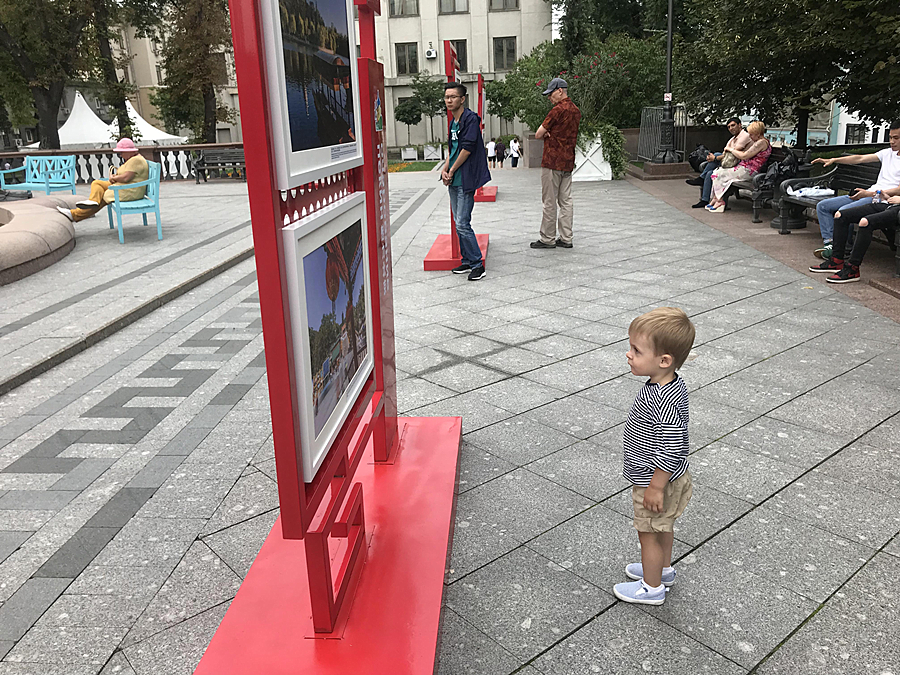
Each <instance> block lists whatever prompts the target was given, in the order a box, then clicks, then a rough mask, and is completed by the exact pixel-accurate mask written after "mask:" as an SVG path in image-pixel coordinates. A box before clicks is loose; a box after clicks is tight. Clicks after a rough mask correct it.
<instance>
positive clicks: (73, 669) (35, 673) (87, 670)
mask: <svg viewBox="0 0 900 675" xmlns="http://www.w3.org/2000/svg"><path fill="white" fill-rule="evenodd" d="M99 672H100V666H96V665H94V666H92V665H86V664H77V665H76V664H74V663H68V664H66V665H64V666H60V665H56V664H54V663H46V662H41V663H11V662H10V661H3V662H2V663H0V675H97V673H99Z"/></svg>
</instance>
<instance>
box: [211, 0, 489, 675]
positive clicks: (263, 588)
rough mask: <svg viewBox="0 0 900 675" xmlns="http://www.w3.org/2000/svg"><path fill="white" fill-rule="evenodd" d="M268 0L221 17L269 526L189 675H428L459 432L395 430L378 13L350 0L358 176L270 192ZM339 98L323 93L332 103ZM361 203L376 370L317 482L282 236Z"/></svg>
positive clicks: (274, 185) (398, 425)
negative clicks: (264, 428)
mask: <svg viewBox="0 0 900 675" xmlns="http://www.w3.org/2000/svg"><path fill="white" fill-rule="evenodd" d="M266 1H267V0H230V8H231V17H232V26H233V27H234V54H235V65H236V69H237V76H238V85H239V91H240V96H241V118H242V119H241V122H242V130H243V135H244V146H245V148H247V152H246V161H247V168H248V183H249V192H250V208H251V216H252V224H253V241H254V248H255V254H256V267H257V277H258V283H259V300H260V310H261V313H262V324H263V337H264V340H265V354H266V368H267V377H268V382H269V398H270V406H271V413H272V430H273V437H274V443H275V462H276V468H277V473H278V496H279V503H280V508H281V514H280V517H279V518H278V520H277V521H276V523H275V526H274V527H273V528H272V531H271V532H270V533H269V536H268V538H267V539H266V541H265V543H264V545H263V547H262V549H261V550H260V552H259V555H258V556H257V558H256V560H255V561H254V563H253V565H252V567H251V568H250V571H249V573H248V574H247V576H246V578H245V579H244V582H243V583H242V584H241V588H240V590H239V591H238V593H237V595H236V596H235V598H234V600H233V601H232V603H231V605H230V607H229V609H228V612H227V613H226V615H225V618H224V619H223V620H222V623H221V625H220V626H219V628H218V630H217V632H216V634H215V636H214V637H213V639H212V641H211V642H210V644H209V647H208V648H207V650H206V653H205V654H204V656H203V658H202V660H201V661H200V664H199V666H198V667H197V670H196V671H195V672H196V673H199V674H201V675H237V674H242V675H249V674H257V673H259V674H264V675H278V674H282V673H283V674H284V675H287V674H288V673H290V674H292V675H293V674H298V673H310V674H311V673H315V674H316V675H329V674H335V675H337V674H341V675H347V674H350V673H390V674H392V675H393V674H397V675H400V674H404V675H405V674H410V675H418V674H421V675H425V674H426V673H427V674H431V673H433V672H435V669H436V668H435V661H436V650H437V647H438V634H439V624H440V612H441V598H442V593H443V589H444V580H445V576H446V568H447V564H448V560H449V555H450V547H451V543H452V533H453V525H454V509H455V499H456V497H455V495H456V483H457V471H458V460H459V447H460V439H461V433H462V422H461V419H460V418H458V417H448V418H400V417H398V416H397V392H396V366H395V352H394V315H393V286H392V280H391V246H390V217H389V213H390V210H389V208H388V185H387V158H386V153H385V147H384V142H385V138H384V136H385V134H384V132H383V130H382V121H383V111H384V108H383V101H384V100H385V91H384V72H383V66H382V65H381V64H380V63H378V62H377V61H376V60H375V14H377V13H380V4H379V0H356V5H357V8H358V10H359V29H360V31H359V32H360V44H361V57H360V58H359V59H358V69H357V73H358V83H356V84H357V85H358V87H359V109H360V110H359V111H358V113H359V119H360V122H359V128H357V129H356V134H357V136H356V138H359V140H360V141H361V145H362V162H361V165H359V166H353V167H352V168H349V169H344V170H341V171H338V172H336V173H333V174H331V175H326V174H322V176H321V177H318V178H316V180H314V181H313V182H307V183H304V184H302V185H296V186H294V185H290V186H289V187H288V189H283V188H284V185H282V186H281V188H282V189H279V180H282V179H281V177H280V175H279V173H278V168H277V159H278V158H276V153H278V152H282V151H283V148H280V147H279V146H278V143H277V142H276V137H277V134H275V133H274V132H273V129H274V128H275V126H274V122H273V121H272V117H271V115H270V106H272V105H273V104H276V103H278V102H277V101H273V99H272V98H271V96H274V94H271V92H270V82H271V79H270V78H271V77H272V70H271V69H269V68H268V66H267V63H266V60H267V49H266V47H267V43H266V40H271V39H272V37H271V32H269V33H267V32H266V31H265V29H264V26H265V18H264V16H263V14H262V10H261V7H262V4H263V2H266ZM350 31H351V35H352V31H353V26H352V23H350ZM269 44H271V43H269ZM268 53H271V51H270V52H268ZM333 60H334V61H339V59H337V58H335V59H333ZM338 65H340V64H338ZM351 84H352V83H350V82H349V81H348V80H346V79H345V80H344V81H343V82H342V81H340V80H336V81H335V89H337V88H338V87H341V86H344V87H346V88H347V89H349V88H350V85H351ZM351 131H352V129H351ZM335 156H338V155H336V154H332V157H335ZM325 168H326V169H327V168H328V166H326V167H325ZM317 171H318V170H317ZM359 192H365V195H366V199H365V204H366V219H365V227H366V241H367V242H368V244H367V246H368V249H367V251H368V268H367V269H364V271H363V272H364V273H365V274H367V275H368V279H369V285H368V288H369V289H370V310H371V311H370V314H371V322H372V324H371V325H372V335H373V336H374V339H373V340H372V344H371V353H372V354H373V356H374V368H373V369H372V372H371V373H370V374H369V375H368V376H367V378H366V379H365V382H364V385H363V387H362V389H361V391H360V392H359V393H358V394H357V395H356V397H355V399H353V400H352V405H350V406H348V407H347V408H346V409H345V411H346V417H345V418H339V419H344V421H343V423H342V426H340V428H339V430H338V431H337V433H336V436H335V437H334V441H333V443H332V444H331V445H330V446H329V447H328V448H327V451H326V452H325V455H324V458H323V459H322V460H321V463H320V464H317V465H316V466H318V468H317V469H316V470H315V471H314V475H313V476H312V477H309V476H306V477H304V458H306V459H308V457H309V456H308V455H304V451H305V448H304V447H303V443H301V438H303V435H302V430H301V425H302V421H301V420H302V419H304V418H303V416H302V414H301V413H304V414H307V413H308V414H311V413H310V410H311V408H310V409H308V410H301V408H300V406H301V400H302V399H303V396H302V395H301V394H298V386H297V384H298V379H299V378H300V377H302V376H303V375H301V373H302V372H306V371H303V369H302V368H301V365H302V364H301V363H298V362H297V358H298V357H297V353H298V352H297V351H296V350H295V349H294V347H295V346H296V345H295V343H294V341H295V340H300V339H301V338H302V337H303V336H302V335H298V334H295V333H294V330H295V329H294V328H293V325H294V324H292V316H291V312H292V309H291V308H292V306H293V305H292V304H291V302H290V298H289V295H290V293H291V292H292V291H293V289H292V288H291V284H292V283H294V282H292V281H291V277H290V276H289V275H288V274H287V273H286V271H285V260H286V251H285V246H286V244H285V237H284V231H283V230H285V228H286V227H287V226H288V225H289V224H291V223H300V224H301V225H302V223H303V222H304V221H303V220H302V219H303V218H304V217H306V216H309V215H312V214H317V213H320V214H324V217H327V216H328V209H329V207H330V206H332V205H339V204H340V203H341V200H342V199H344V198H346V197H348V196H351V195H355V194H356V193H359ZM345 203H346V202H345ZM485 247H486V243H485ZM332 303H334V300H333V299H332ZM351 309H352V307H351ZM293 318H294V319H296V318H297V315H296V314H295V315H294V316H293ZM349 325H351V326H352V323H351V324H349ZM335 368H336V366H335ZM323 372H325V371H323ZM362 372H366V371H362ZM329 377H330V376H329ZM360 377H362V376H360ZM348 391H350V390H348Z"/></svg>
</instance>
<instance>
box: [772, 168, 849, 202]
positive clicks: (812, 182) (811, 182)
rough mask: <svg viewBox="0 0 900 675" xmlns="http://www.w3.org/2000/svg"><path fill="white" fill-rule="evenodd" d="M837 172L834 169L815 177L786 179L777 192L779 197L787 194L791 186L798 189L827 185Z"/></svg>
mask: <svg viewBox="0 0 900 675" xmlns="http://www.w3.org/2000/svg"><path fill="white" fill-rule="evenodd" d="M835 173H837V169H832V170H831V171H829V172H828V173H823V174H822V175H821V176H816V177H815V178H810V177H806V178H803V177H801V178H790V179H788V180H786V181H782V182H781V184H780V185H779V186H778V188H777V190H776V194H777V195H778V197H779V198H780V197H784V196H787V190H788V188H789V187H791V188H794V189H797V188H800V187H813V186H816V185H827V184H828V183H830V182H831V179H832V178H833V177H834V174H835Z"/></svg>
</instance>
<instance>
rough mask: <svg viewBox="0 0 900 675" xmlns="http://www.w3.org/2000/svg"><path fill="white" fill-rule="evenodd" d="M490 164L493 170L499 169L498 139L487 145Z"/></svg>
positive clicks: (493, 139)
mask: <svg viewBox="0 0 900 675" xmlns="http://www.w3.org/2000/svg"><path fill="white" fill-rule="evenodd" d="M487 158H488V163H489V164H490V165H491V168H492V169H496V168H497V139H496V138H492V139H491V140H490V141H489V142H488V144H487Z"/></svg>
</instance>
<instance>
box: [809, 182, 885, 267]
mask: <svg viewBox="0 0 900 675" xmlns="http://www.w3.org/2000/svg"><path fill="white" fill-rule="evenodd" d="M898 212H900V186H897V187H895V188H893V189H892V190H885V191H883V192H882V193H881V194H880V195H879V200H878V201H873V202H871V203H869V204H863V205H862V206H856V205H854V206H853V208H851V209H846V210H843V211H838V212H837V213H835V214H834V240H833V242H832V253H831V257H830V258H828V259H827V260H825V262H823V263H822V264H821V265H817V266H815V267H810V268H809V271H810V272H831V276H829V277H828V278H827V279H825V281H827V282H828V283H831V284H847V283H850V282H853V281H859V266H860V265H861V264H862V260H863V256H865V255H866V251H868V250H869V244H871V243H872V232H873V230H885V231H886V232H894V231H895V230H896V228H897V218H898ZM856 223H859V230H858V231H857V233H856V240H855V241H854V242H853V250H851V251H850V256H849V257H846V249H847V239H848V238H849V236H850V228H852V227H853V225H854V224H856Z"/></svg>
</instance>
